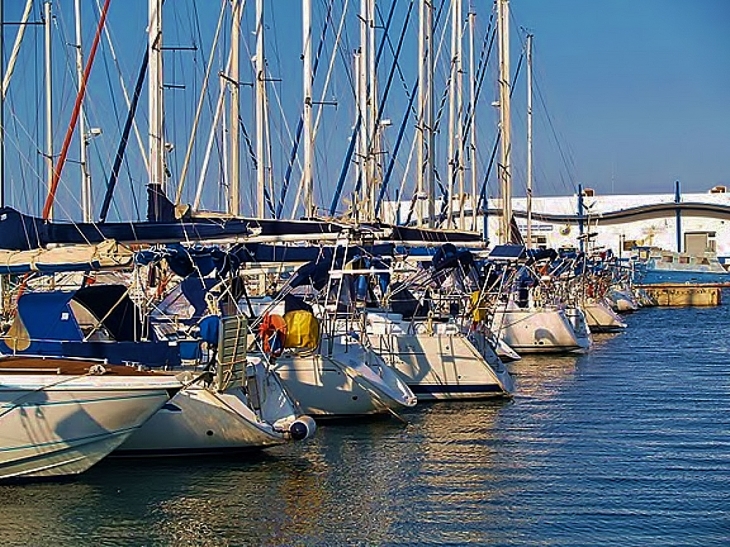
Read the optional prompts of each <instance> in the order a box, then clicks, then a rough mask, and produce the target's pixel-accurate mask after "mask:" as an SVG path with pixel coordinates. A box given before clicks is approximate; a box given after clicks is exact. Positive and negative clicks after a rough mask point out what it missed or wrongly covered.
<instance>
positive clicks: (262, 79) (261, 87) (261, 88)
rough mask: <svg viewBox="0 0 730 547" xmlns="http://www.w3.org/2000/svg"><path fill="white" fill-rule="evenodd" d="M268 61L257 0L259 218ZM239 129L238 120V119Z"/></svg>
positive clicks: (261, 10)
mask: <svg viewBox="0 0 730 547" xmlns="http://www.w3.org/2000/svg"><path fill="white" fill-rule="evenodd" d="M265 85H266V63H265V62H264V2H263V0H256V207H257V211H258V216H259V218H264V216H265V213H266V203H264V189H265V187H266V157H265V155H266V153H265V147H264V121H265V117H266V112H265V108H266V89H265ZM236 130H238V120H236Z"/></svg>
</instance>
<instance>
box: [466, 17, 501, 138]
mask: <svg viewBox="0 0 730 547" xmlns="http://www.w3.org/2000/svg"><path fill="white" fill-rule="evenodd" d="M490 34H491V37H490V38H489V46H488V49H487V52H486V55H485V56H484V57H483V59H484V66H483V67H481V66H480V67H477V71H476V72H477V86H476V89H475V92H474V104H473V105H472V104H469V105H468V106H467V108H468V109H469V115H468V116H467V118H466V124H465V126H466V127H465V128H464V135H463V143H462V145H463V146H466V141H467V139H468V133H469V130H470V129H471V124H472V123H474V115H475V113H476V104H477V103H478V102H479V97H480V96H481V91H482V89H483V85H484V76H485V75H486V73H487V65H488V63H489V58H490V57H491V54H492V46H493V45H494V39H495V36H496V35H497V29H496V28H494V29H491V22H490V28H488V29H487V33H486V34H485V41H486V39H487V37H488V36H489V35H490ZM481 61H482V60H481V59H480V63H481Z"/></svg>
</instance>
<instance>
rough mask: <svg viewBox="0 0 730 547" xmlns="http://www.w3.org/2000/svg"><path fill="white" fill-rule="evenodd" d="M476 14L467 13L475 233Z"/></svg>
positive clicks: (472, 196)
mask: <svg viewBox="0 0 730 547" xmlns="http://www.w3.org/2000/svg"><path fill="white" fill-rule="evenodd" d="M475 19H476V13H474V12H469V104H470V105H471V108H470V112H469V116H470V118H471V122H470V125H469V150H470V152H471V153H470V154H469V156H470V160H471V161H470V165H469V167H470V168H471V200H470V203H471V215H472V216H471V218H472V224H471V229H472V230H474V231H476V222H477V202H478V201H479V199H478V197H477V124H476V113H477V108H476V65H475V64H474V26H475V23H476V21H475Z"/></svg>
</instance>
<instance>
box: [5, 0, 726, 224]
mask: <svg viewBox="0 0 730 547" xmlns="http://www.w3.org/2000/svg"><path fill="white" fill-rule="evenodd" d="M345 1H346V0H334V2H333V5H334V8H333V23H332V24H331V26H330V30H329V33H328V38H327V44H328V45H327V46H326V47H325V49H324V54H323V58H322V62H321V67H320V70H319V72H318V75H317V77H316V79H315V86H314V89H315V96H316V97H317V98H319V94H320V93H321V92H322V89H323V86H324V81H325V75H326V73H327V66H328V63H329V57H330V56H331V53H332V43H333V42H334V40H333V38H334V34H335V28H336V24H337V20H338V18H339V15H340V13H341V12H342V9H343V8H342V6H343V5H344V3H345ZM97 3H98V2H96V1H93V2H92V0H85V2H83V6H84V14H85V15H84V17H85V19H86V21H85V24H84V27H83V28H84V31H83V32H84V49H85V51H86V52H87V53H88V48H89V46H90V43H91V39H92V37H93V34H94V30H95V25H96V21H97V19H98V11H97V8H96V5H97ZM265 3H266V16H265V20H266V29H267V32H266V51H267V53H266V57H267V63H268V67H269V68H268V76H269V77H270V78H271V81H270V82H268V84H267V86H268V92H269V105H270V108H269V109H268V112H269V124H270V127H271V145H270V147H269V148H268V150H270V158H269V160H268V162H269V163H270V169H269V174H270V175H271V181H272V184H274V185H275V190H274V193H275V194H276V193H278V192H279V188H280V187H281V182H282V180H283V179H284V176H285V175H284V174H285V172H286V167H287V162H288V157H289V150H290V148H291V142H292V138H293V133H294V128H295V127H296V125H297V121H298V118H299V115H300V112H301V104H302V97H301V66H302V65H301V58H300V56H301V51H302V47H301V12H300V10H301V2H300V1H299V0H267V1H266V2H265ZM327 3H328V1H327V0H313V10H314V29H313V35H314V37H315V38H314V40H315V42H317V41H318V37H319V33H320V31H321V28H322V21H323V14H324V12H325V9H324V8H325V6H326V5H327ZM24 4H25V2H24V1H22V0H12V1H8V0H5V2H4V9H5V15H6V20H9V21H17V20H18V19H19V17H20V12H21V11H22V7H23V5H24ZM449 4H450V3H449V2H446V4H445V5H446V7H448V5H449ZM111 5H112V8H111V10H110V14H109V20H108V26H109V29H110V33H111V36H112V39H113V42H114V44H115V50H116V55H117V60H116V61H115V60H114V59H113V57H112V55H111V49H110V47H109V45H108V43H107V42H106V41H102V44H101V46H100V48H99V53H98V57H97V61H96V62H95V65H94V69H93V71H92V80H91V82H90V85H89V93H88V96H87V103H86V104H87V109H86V116H87V118H88V122H89V123H88V127H100V128H102V129H103V134H102V135H100V136H98V137H95V138H93V139H92V141H91V142H92V144H91V159H90V170H91V171H92V182H93V186H94V204H95V208H96V209H97V210H98V209H99V205H100V203H101V199H102V195H103V191H104V186H105V184H106V180H107V178H108V172H109V167H110V166H111V162H112V159H113V157H114V151H115V150H116V146H117V142H118V140H119V135H120V131H121V127H122V125H123V122H124V117H125V114H126V105H125V103H124V100H123V98H122V95H121V91H120V86H119V84H118V81H119V75H118V74H117V69H116V68H115V66H116V65H118V66H119V67H120V71H121V75H122V78H123V79H124V80H125V82H126V86H127V89H128V90H131V88H132V87H133V83H134V81H135V79H136V75H137V71H138V67H139V64H140V61H141V58H142V55H143V53H144V50H145V47H146V40H147V37H146V34H145V27H146V11H147V2H146V0H112V2H111ZM221 5H222V3H221V1H217V0H197V1H196V0H174V1H173V0H168V1H167V2H166V4H165V8H164V11H163V16H164V19H165V43H166V44H167V45H180V46H189V45H193V44H194V45H196V46H197V50H195V51H193V52H190V51H167V52H166V53H165V63H166V65H165V66H166V68H165V83H166V84H168V85H169V84H172V85H173V87H169V88H168V89H167V90H166V92H165V99H166V101H167V103H166V115H165V119H166V131H167V135H166V140H168V141H169V142H170V143H171V144H173V145H174V148H173V149H172V151H171V152H170V153H169V154H168V161H169V167H170V171H171V175H172V176H171V182H172V184H176V182H177V176H178V175H179V173H180V171H181V165H182V160H183V157H184V154H185V149H186V146H187V144H186V141H187V138H188V136H189V132H190V126H191V125H192V119H193V115H194V111H195V107H196V104H197V96H198V94H199V92H200V89H201V83H200V82H201V80H202V74H203V72H204V70H205V66H206V63H207V59H208V57H207V56H208V54H209V52H210V50H211V47H212V35H213V32H214V29H215V26H216V21H217V19H218V13H219V8H220V6H221ZM254 5H255V2H253V1H252V0H248V1H247V2H246V3H245V11H244V18H243V22H242V27H243V30H244V33H243V36H244V38H243V39H244V45H243V51H242V55H241V57H242V65H243V67H242V73H241V78H240V79H241V81H242V82H243V83H244V84H245V83H250V82H252V81H253V80H254V76H253V69H252V62H251V58H252V56H253V51H254V34H253V32H252V31H253V28H254V26H253V19H254V17H253V9H254ZM377 5H378V6H379V9H380V11H381V13H382V16H383V17H385V15H386V14H387V12H388V10H389V8H390V6H391V5H393V4H392V2H391V1H385V0H382V1H378V3H377ZM410 5H411V1H410V0H399V1H398V3H397V4H396V6H397V9H396V10H395V12H394V13H395V16H394V19H393V25H392V29H391V31H390V36H391V44H390V47H392V48H395V47H396V43H397V39H398V34H399V33H400V30H401V28H403V27H404V26H405V22H406V16H407V13H408V7H409V6H410ZM417 5H418V2H417V0H414V1H413V6H414V7H413V10H412V12H411V18H410V22H409V24H408V26H407V30H406V40H405V45H404V48H403V53H402V55H401V61H400V65H399V71H398V72H397V73H396V77H395V80H394V84H393V86H392V90H391V92H390V96H389V99H388V102H387V104H386V107H385V111H384V118H386V119H388V120H390V122H391V124H392V125H391V126H390V127H389V128H388V129H386V130H385V136H384V141H385V149H386V154H384V155H383V158H385V159H384V162H383V167H385V165H386V163H387V160H389V158H390V157H391V154H392V152H393V150H394V142H395V138H396V135H397V133H398V127H399V125H400V123H401V120H402V118H403V112H404V109H405V108H406V105H407V92H406V89H411V88H412V86H413V85H414V83H415V79H416V75H417V71H416V63H415V61H414V59H415V56H416V51H417V41H416V28H417V27H416V22H417V13H418V8H417ZM436 5H437V6H439V5H441V3H440V2H438V1H437V2H436ZM464 5H465V9H466V6H468V5H469V1H468V0H464ZM40 6H41V2H36V6H35V7H34V14H33V18H32V19H33V20H35V21H37V20H39V19H40V13H41V8H40ZM349 6H350V7H349V10H350V11H349V12H348V16H347V22H346V24H345V25H344V27H343V29H344V30H343V36H344V39H343V40H342V43H341V45H340V48H339V51H338V52H337V54H336V56H335V59H336V60H335V62H334V64H333V75H332V79H331V83H330V84H329V87H328V90H327V93H326V96H325V97H324V98H325V99H326V100H328V101H332V102H335V103H337V106H336V107H335V106H322V107H318V108H317V111H318V112H319V110H321V112H322V121H321V124H320V126H319V132H318V134H317V141H316V159H315V184H316V192H315V193H316V197H317V201H318V202H319V204H320V206H321V207H322V208H323V209H328V208H329V204H330V200H331V197H332V194H333V189H334V186H335V181H336V180H337V179H338V177H339V174H340V171H341V170H342V167H343V158H344V154H345V150H346V149H347V145H348V143H349V139H350V135H351V130H352V126H353V124H354V119H355V103H354V100H353V88H352V85H353V84H352V78H353V74H352V52H353V51H354V50H355V49H356V48H357V45H358V19H357V9H358V7H359V2H358V1H356V0H349ZM510 6H511V11H512V25H511V29H512V30H511V34H512V69H513V71H514V70H515V69H516V66H517V62H518V59H519V57H520V51H521V48H522V41H523V40H524V34H525V33H524V31H522V30H520V29H521V28H526V29H529V31H530V32H532V33H533V34H534V36H535V38H534V40H535V50H534V52H535V53H534V67H535V83H536V87H537V90H536V94H535V130H534V132H535V145H534V150H535V151H534V156H535V191H536V193H537V194H538V195H556V194H558V195H560V194H563V195H564V194H572V193H574V192H575V190H576V186H577V184H579V183H581V184H583V185H584V186H588V187H592V188H594V189H595V190H596V191H597V192H599V193H671V192H673V188H674V181H675V180H679V181H680V182H681V185H682V190H683V191H684V192H704V191H707V190H708V189H709V188H711V187H712V186H714V185H717V184H726V185H728V186H730V0H691V1H687V0H511V2H510ZM491 8H492V2H491V1H489V0H471V9H473V10H474V11H475V12H476V13H477V27H476V35H477V43H478V44H479V43H480V42H481V40H482V38H483V36H484V35H485V34H486V29H487V22H488V21H489V17H490V13H491ZM447 11H448V10H447ZM54 14H55V20H54V21H55V24H54V40H55V49H54V60H55V61H54V108H55V121H54V141H55V144H54V147H55V154H58V151H59V149H60V147H61V143H62V141H63V137H64V133H65V130H66V126H67V124H68V119H69V117H70V110H71V106H72V105H73V102H74V97H75V93H76V82H75V72H74V64H73V63H74V61H73V48H71V47H70V46H69V44H70V43H73V21H74V19H73V2H71V1H70V0H69V1H66V0H63V1H60V2H55V3H54ZM226 17H228V15H226ZM448 21H450V18H449V17H448V15H447V14H445V15H444V16H443V18H442V20H441V21H440V23H439V27H438V28H437V32H436V34H437V36H438V38H437V39H438V40H439V41H441V40H443V45H442V46H441V54H440V58H439V61H438V64H437V68H436V94H437V98H438V100H441V99H442V98H446V95H445V91H446V89H447V85H446V82H447V77H448V59H449V34H448V30H447V27H446V26H445V25H446V23H448ZM224 22H225V21H224ZM16 31H17V27H15V26H12V25H9V26H7V27H6V35H7V36H6V39H5V56H6V60H7V57H8V56H9V50H10V48H11V45H12V40H13V38H14V35H15V32H16ZM378 35H379V36H381V35H382V31H381V30H380V29H378ZM228 36H229V32H228V31H227V30H225V25H224V31H223V33H222V37H223V38H222V40H223V41H225V40H227V39H228ZM28 41H30V43H28V44H24V45H23V49H22V51H21V57H20V62H19V64H18V67H17V68H16V73H15V75H14V77H13V81H12V82H11V88H10V93H9V96H8V101H7V103H8V104H6V123H7V133H6V138H7V141H6V142H7V146H8V154H7V157H8V158H9V159H8V163H7V164H6V165H7V166H8V168H7V170H6V172H7V173H8V177H9V179H10V180H9V183H10V184H11V185H12V186H13V190H12V191H11V192H10V194H9V195H10V198H11V199H10V203H11V204H14V205H15V206H17V207H19V208H21V209H23V210H26V211H32V210H33V209H34V208H35V209H36V210H37V209H38V208H39V207H38V206H39V205H40V204H41V203H42V201H43V197H44V193H45V181H44V180H43V169H44V167H43V155H42V151H43V134H44V133H43V116H42V113H43V96H42V89H43V85H42V74H43V62H42V59H43V55H42V51H43V49H42V31H41V30H40V27H33V28H32V29H30V30H29V31H28V33H27V37H26V42H28ZM464 47H465V55H466V47H467V46H466V40H465V45H464ZM224 50H225V45H224V46H223V47H221V48H219V49H218V50H217V53H216V62H215V64H214V67H213V72H212V73H213V78H212V80H213V83H212V85H211V88H210V92H209V97H208V99H207V101H206V106H205V108H204V111H203V119H202V123H201V128H202V127H205V128H206V129H205V131H203V130H202V129H201V131H199V133H198V135H196V138H195V139H194V143H195V146H194V152H193V160H192V164H191V165H192V167H191V172H194V173H195V174H194V175H193V176H189V177H188V178H189V179H190V181H186V186H185V191H184V196H183V197H184V199H185V200H186V201H191V200H192V198H193V196H194V193H195V183H196V182H197V178H198V174H197V171H196V170H199V169H200V168H201V165H202V163H203V157H204V148H205V143H206V141H207V128H208V127H210V125H211V118H212V111H213V105H214V104H215V102H216V97H217V93H218V88H219V85H220V81H219V80H218V73H219V71H221V70H223V68H224V65H225V58H226V55H225V54H224ZM391 60H392V51H391V50H390V49H389V48H386V53H385V54H384V57H383V63H382V67H381V69H380V71H379V81H380V86H381V87H380V91H381V93H382V92H383V91H384V88H385V85H384V83H385V79H386V76H387V73H388V70H389V68H390V64H391ZM496 64H497V63H496V51H493V52H492V56H491V57H490V60H489V65H490V69H489V70H488V72H487V76H486V78H485V83H484V89H483V93H482V96H481V98H480V104H479V106H478V113H477V116H478V120H479V123H478V126H479V130H478V135H479V137H478V153H477V155H478V173H479V178H480V181H481V179H482V178H483V176H484V172H485V171H486V165H487V163H488V160H489V156H490V153H491V149H492V145H493V142H494V138H495V135H496V110H495V109H494V108H493V107H492V105H491V103H492V101H494V100H495V99H496V83H495V80H496V78H495V70H496ZM464 69H465V71H468V67H467V66H466V61H465V67H464ZM524 76H525V71H524V66H523V68H522V71H521V73H520V76H519V79H518V82H517V84H516V86H515V90H514V97H513V128H514V129H513V131H514V142H513V147H514V155H513V165H514V187H515V195H524V188H525V163H526V158H525V111H526V108H525V97H526V90H525V77H524ZM180 85H184V89H183V88H182V87H174V86H180ZM241 94H242V101H243V111H242V122H243V125H244V127H245V129H246V131H247V134H248V136H250V137H251V138H252V139H253V138H254V134H253V133H254V127H255V124H254V120H253V104H252V103H253V91H252V88H251V87H250V86H248V85H244V86H242V87H241ZM146 108H147V106H146V92H145V93H143V95H142V97H141V100H140V112H139V114H138V123H139V127H140V132H141V136H142V140H143V141H144V144H146V124H147V118H146ZM447 112H448V101H446V102H445V103H444V116H443V117H442V119H441V122H440V124H441V125H440V129H441V131H440V134H439V141H438V143H439V144H438V150H437V160H438V161H437V163H438V165H437V170H438V173H439V177H440V178H441V179H442V180H445V179H446V178H447V167H446V165H447V161H446V158H445V157H444V156H445V150H446V145H445V135H446V133H447V132H446V129H445V124H446V113H447ZM414 126H415V120H414V118H413V117H411V118H410V119H408V120H407V122H406V128H407V131H406V132H405V138H404V144H403V145H402V147H401V150H400V152H399V154H398V157H397V162H396V165H395V169H394V178H395V180H396V182H394V183H393V184H392V186H391V187H390V188H391V190H390V192H389V196H390V197H391V198H392V197H393V190H392V188H393V187H395V186H397V185H398V184H399V183H401V181H404V182H403V184H404V186H403V188H404V190H403V193H402V196H403V197H409V196H410V195H411V194H412V191H413V190H412V189H413V179H414V176H413V170H414V164H413V159H411V160H410V162H409V152H410V149H411V144H412V142H413V140H414V133H415V131H414V129H413V128H414ZM76 139H77V137H75V138H74V141H73V145H72V152H71V153H70V159H71V160H72V162H71V164H70V165H67V167H66V169H65V171H64V175H63V177H62V185H61V192H60V194H59V199H60V200H62V202H63V200H65V202H64V203H65V206H64V207H63V211H65V215H64V216H67V217H71V218H73V217H74V216H76V217H77V216H78V215H77V214H76V213H75V211H78V195H79V186H80V185H79V173H80V170H79V167H78V162H77V163H76V164H74V163H73V160H74V159H76V160H77V159H78V155H79V152H78V143H77V140H76ZM245 143H246V141H245V139H244V146H246V145H245ZM225 154H226V151H225V148H224V147H223V144H222V140H219V141H218V144H217V146H216V147H215V149H214V153H213V157H214V160H213V166H212V167H209V169H208V172H207V178H208V179H210V182H211V183H212V185H216V184H218V182H219V181H220V180H221V178H223V175H221V174H220V173H221V172H222V169H223V167H225V161H224V159H223V158H224V156H225ZM243 156H244V160H243V166H242V178H243V179H244V180H245V181H246V184H247V185H248V186H247V189H246V190H245V191H244V195H245V198H244V199H245V202H246V203H245V205H246V207H245V209H247V210H246V211H245V213H250V212H251V210H252V200H253V196H254V191H253V190H252V188H253V187H252V185H251V184H250V182H251V181H253V180H255V168H254V163H253V161H252V160H251V154H250V152H249V149H248V147H245V148H244V151H243ZM300 157H301V156H300ZM23 158H24V159H23ZM299 176H300V165H299V164H297V165H295V166H294V168H293V175H292V183H291V184H292V188H293V191H292V192H291V193H290V195H289V197H288V198H287V203H288V206H291V202H292V201H293V199H294V193H295V190H296V187H297V186H298V183H299ZM352 179H353V175H352V170H351V172H350V174H349V175H348V180H352ZM145 180H146V173H145V172H144V164H143V162H142V161H141V156H140V153H139V149H138V147H137V145H136V139H133V141H132V144H130V147H129V148H128V157H127V159H126V161H125V164H124V169H123V173H122V177H121V178H120V183H119V185H120V189H119V193H118V194H117V196H118V197H115V201H114V203H115V206H114V208H113V211H114V212H113V215H116V216H117V217H118V218H129V217H134V216H135V215H136V211H137V210H139V208H137V207H135V206H134V205H132V204H131V203H132V202H133V201H135V200H136V201H139V197H140V196H143V195H144V190H143V188H144V184H145ZM489 180H490V183H489V194H490V195H496V194H497V184H496V179H495V175H494V173H492V174H491V175H490V177H489ZM206 184H207V183H206ZM350 184H352V183H350ZM347 192H348V190H346V191H345V196H346V195H347ZM135 196H136V197H135ZM211 196H212V197H211ZM203 201H204V205H206V206H207V207H209V208H216V207H219V206H220V204H221V199H220V191H219V192H218V193H217V194H216V192H215V191H213V193H212V194H211V193H210V192H208V193H206V194H204V200H203ZM341 208H342V206H341V207H340V209H341ZM142 209H143V207H142Z"/></svg>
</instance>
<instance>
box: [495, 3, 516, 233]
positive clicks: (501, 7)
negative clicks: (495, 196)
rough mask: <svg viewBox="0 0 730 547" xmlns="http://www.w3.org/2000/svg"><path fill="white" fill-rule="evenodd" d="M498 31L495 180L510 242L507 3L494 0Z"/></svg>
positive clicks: (510, 162)
mask: <svg viewBox="0 0 730 547" xmlns="http://www.w3.org/2000/svg"><path fill="white" fill-rule="evenodd" d="M497 28H498V30H499V130H500V135H501V161H500V166H499V179H500V182H501V185H500V189H501V197H502V222H501V238H500V241H501V242H502V243H511V242H512V237H511V235H512V234H511V226H512V160H511V153H512V132H511V123H512V122H511V119H510V88H511V85H510V66H509V0H497Z"/></svg>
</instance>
